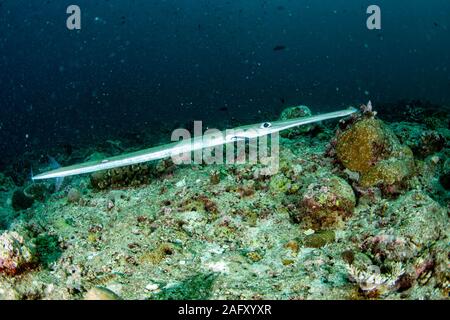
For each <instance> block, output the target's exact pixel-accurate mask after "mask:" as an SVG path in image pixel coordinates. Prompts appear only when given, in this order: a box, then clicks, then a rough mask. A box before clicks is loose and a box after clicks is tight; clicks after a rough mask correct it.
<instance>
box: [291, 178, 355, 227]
mask: <svg viewBox="0 0 450 320" xmlns="http://www.w3.org/2000/svg"><path fill="white" fill-rule="evenodd" d="M355 204H356V199H355V194H354V192H353V189H352V187H351V186H350V185H349V184H348V183H347V182H346V181H345V180H344V179H342V178H339V177H337V176H332V177H329V178H322V179H321V180H319V181H318V182H313V183H311V184H310V185H308V187H307V188H306V191H305V192H304V193H303V195H302V196H301V199H300V202H299V203H298V210H297V211H296V212H295V214H294V220H296V221H299V222H301V223H302V224H304V226H305V227H306V228H312V229H314V230H320V229H334V228H337V227H341V226H342V224H343V221H344V220H345V219H346V218H347V217H349V216H351V215H352V213H353V209H354V208H355Z"/></svg>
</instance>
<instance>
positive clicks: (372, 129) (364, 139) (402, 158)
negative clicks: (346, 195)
mask: <svg viewBox="0 0 450 320" xmlns="http://www.w3.org/2000/svg"><path fill="white" fill-rule="evenodd" d="M336 156H337V159H338V160H339V161H340V162H341V163H342V165H343V166H344V167H345V168H347V169H349V170H351V171H355V172H358V173H359V174H360V180H359V182H358V183H359V184H360V185H361V186H362V187H366V188H368V187H374V186H379V187H381V188H382V189H383V190H384V191H386V192H388V193H394V192H396V191H397V190H399V189H404V188H405V187H406V186H405V184H406V182H407V179H408V178H409V177H410V176H411V175H413V174H414V157H413V153H412V151H411V149H410V148H409V147H407V146H403V145H401V144H400V142H399V140H398V138H397V137H396V136H395V134H394V133H393V132H392V130H391V129H389V128H388V127H387V125H386V124H384V123H383V122H382V121H381V120H378V119H375V118H373V117H368V118H367V117H364V116H363V117H362V118H361V119H358V120H357V121H356V122H355V123H353V124H352V125H350V126H349V127H348V128H346V129H345V130H344V131H343V132H342V133H339V134H338V136H337V140H336Z"/></svg>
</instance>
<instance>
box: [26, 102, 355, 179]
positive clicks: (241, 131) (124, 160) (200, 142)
mask: <svg viewBox="0 0 450 320" xmlns="http://www.w3.org/2000/svg"><path fill="white" fill-rule="evenodd" d="M355 112H357V109H355V108H348V109H346V110H340V111H335V112H330V113H324V114H320V115H316V116H311V117H304V118H297V119H291V120H279V121H274V122H262V123H257V124H251V125H247V126H241V127H237V128H234V129H231V130H225V131H222V134H217V133H213V134H209V135H208V134H205V135H203V136H199V137H194V138H191V139H185V140H182V141H178V142H172V143H169V144H165V145H162V146H157V147H153V148H149V149H144V150H140V151H136V152H131V153H126V154H122V155H119V156H115V157H110V158H106V159H103V160H95V161H88V162H85V163H81V164H75V165H72V166H68V167H61V168H58V169H56V170H51V171H48V172H44V173H41V174H38V175H37V176H34V177H33V180H42V179H50V178H61V177H66V176H73V175H77V174H83V173H90V172H95V171H100V170H107V169H112V168H118V167H124V166H129V165H132V164H138V163H142V162H147V161H151V160H159V159H164V158H169V157H171V156H176V155H180V154H184V153H186V152H191V151H196V150H200V149H205V148H210V147H215V146H218V145H223V144H227V143H233V142H234V141H238V140H243V139H253V138H257V137H261V136H265V135H269V134H272V133H275V132H279V131H282V130H286V129H289V128H293V127H298V126H301V125H305V124H309V123H313V122H319V121H323V120H328V119H333V118H340V117H345V116H348V115H351V114H352V113H355Z"/></svg>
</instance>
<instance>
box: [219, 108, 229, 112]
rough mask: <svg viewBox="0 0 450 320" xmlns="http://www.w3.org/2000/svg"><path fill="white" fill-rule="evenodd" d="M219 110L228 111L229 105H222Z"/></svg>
mask: <svg viewBox="0 0 450 320" xmlns="http://www.w3.org/2000/svg"><path fill="white" fill-rule="evenodd" d="M219 111H222V112H226V111H228V107H220V108H219Z"/></svg>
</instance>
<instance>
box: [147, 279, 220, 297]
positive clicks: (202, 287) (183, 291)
mask: <svg viewBox="0 0 450 320" xmlns="http://www.w3.org/2000/svg"><path fill="white" fill-rule="evenodd" d="M217 277H218V275H217V274H215V273H208V274H203V273H199V274H196V275H194V276H192V277H189V278H187V279H185V280H184V281H182V282H181V283H179V284H176V285H173V286H170V287H167V286H166V287H165V288H163V289H162V290H161V292H158V293H157V294H155V296H153V297H152V298H151V299H152V300H206V299H209V298H210V297H211V290H212V287H213V285H214V282H215V280H216V279H217Z"/></svg>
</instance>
